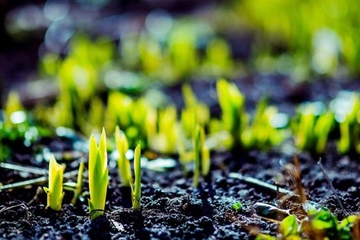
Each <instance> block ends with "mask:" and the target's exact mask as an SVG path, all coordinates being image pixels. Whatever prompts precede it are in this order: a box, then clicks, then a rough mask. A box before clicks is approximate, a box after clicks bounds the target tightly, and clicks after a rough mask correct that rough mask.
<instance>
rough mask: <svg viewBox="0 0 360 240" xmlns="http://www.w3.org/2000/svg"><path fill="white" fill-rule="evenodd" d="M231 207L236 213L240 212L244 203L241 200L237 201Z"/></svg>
mask: <svg viewBox="0 0 360 240" xmlns="http://www.w3.org/2000/svg"><path fill="white" fill-rule="evenodd" d="M231 207H232V209H233V210H234V212H235V213H238V212H239V210H240V209H241V208H242V203H241V202H240V201H236V202H234V203H233V204H232V205H231Z"/></svg>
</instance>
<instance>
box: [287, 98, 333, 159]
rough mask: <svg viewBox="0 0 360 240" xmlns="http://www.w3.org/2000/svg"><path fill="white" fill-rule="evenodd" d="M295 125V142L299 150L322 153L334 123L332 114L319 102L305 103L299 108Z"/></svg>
mask: <svg viewBox="0 0 360 240" xmlns="http://www.w3.org/2000/svg"><path fill="white" fill-rule="evenodd" d="M298 114H299V115H298V117H299V121H298V124H297V126H296V127H295V131H294V135H295V144H296V146H297V147H298V148H299V149H300V150H308V151H310V152H311V153H315V154H322V153H323V152H324V151H325V148H326V144H327V140H328V135H329V134H330V131H331V130H332V128H333V125H334V114H333V113H332V112H331V111H329V110H325V107H324V106H323V105H322V104H321V103H319V102H318V103H307V104H304V105H302V106H300V108H299V113H298Z"/></svg>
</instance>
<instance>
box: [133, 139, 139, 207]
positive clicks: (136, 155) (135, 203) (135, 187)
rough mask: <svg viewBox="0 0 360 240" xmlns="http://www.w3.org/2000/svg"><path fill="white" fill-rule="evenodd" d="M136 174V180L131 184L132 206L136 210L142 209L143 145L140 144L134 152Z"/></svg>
mask: <svg viewBox="0 0 360 240" xmlns="http://www.w3.org/2000/svg"><path fill="white" fill-rule="evenodd" d="M134 175H135V182H134V183H132V184H131V193H132V207H133V209H134V210H140V209H141V203H140V199H141V146H140V144H138V145H137V146H136V148H135V152H134Z"/></svg>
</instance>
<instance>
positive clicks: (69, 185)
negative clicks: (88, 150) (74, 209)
mask: <svg viewBox="0 0 360 240" xmlns="http://www.w3.org/2000/svg"><path fill="white" fill-rule="evenodd" d="M83 172H84V161H81V162H80V165H79V170H78V175H77V181H76V183H74V182H66V183H64V189H66V190H68V191H72V192H73V193H74V196H73V198H72V199H71V204H72V205H75V204H76V201H77V200H78V198H79V196H80V194H81V192H82V186H83Z"/></svg>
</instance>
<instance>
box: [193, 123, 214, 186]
mask: <svg viewBox="0 0 360 240" xmlns="http://www.w3.org/2000/svg"><path fill="white" fill-rule="evenodd" d="M193 144H194V177H193V186H194V187H197V186H198V185H199V179H200V176H201V175H202V176H206V175H208V173H209V171H210V151H209V148H207V147H206V146H205V132H204V128H203V127H201V126H200V125H197V126H196V129H195V133H194V142H193Z"/></svg>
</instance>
